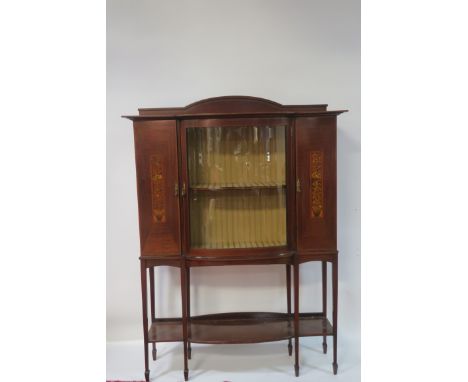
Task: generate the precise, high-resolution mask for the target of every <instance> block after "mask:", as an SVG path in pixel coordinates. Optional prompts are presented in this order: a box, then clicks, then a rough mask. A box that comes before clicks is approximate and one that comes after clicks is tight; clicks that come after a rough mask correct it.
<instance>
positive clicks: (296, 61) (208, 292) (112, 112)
mask: <svg viewBox="0 0 468 382" xmlns="http://www.w3.org/2000/svg"><path fill="white" fill-rule="evenodd" d="M224 95H250V96H258V97H264V98H267V99H271V100H273V101H276V102H279V103H282V104H313V103H328V104H329V109H330V110H333V109H349V110H350V112H349V113H346V114H343V115H341V116H340V117H339V118H338V185H339V189H338V222H339V223H338V247H339V250H340V276H339V279H340V282H339V295H340V297H339V338H340V342H341V341H342V342H343V343H349V344H350V349H352V352H354V353H356V354H358V355H359V353H360V107H361V105H360V4H359V1H346V2H343V1H338V0H334V1H330V0H321V1H296V2H293V3H291V2H290V1H284V0H283V1H236V2H219V1H214V0H213V1H170V2H168V1H138V2H135V1H129V0H125V1H109V2H108V4H107V339H108V341H123V340H136V339H142V327H141V297H140V282H139V280H140V276H139V261H138V256H139V241H138V220H137V216H138V215H137V197H136V181H135V165H134V146H133V130H132V123H131V121H128V120H126V119H122V118H121V117H120V116H121V115H123V114H132V113H137V108H138V107H171V106H185V105H187V104H189V103H191V102H194V101H198V100H200V99H203V98H207V97H214V96H224ZM330 272H331V269H330ZM330 272H329V273H330ZM155 275H156V300H157V302H156V314H157V316H159V317H171V316H175V315H180V314H181V313H180V312H181V302H180V287H179V285H180V281H179V280H180V278H179V271H178V270H177V269H172V268H159V269H157V270H156V271H155ZM320 277H321V274H320V264H312V263H310V264H307V265H305V266H303V267H301V275H300V278H301V300H300V305H301V311H320V310H321V283H320V282H321V281H320V280H321V278H320ZM191 284H192V314H194V315H196V314H204V313H215V312H230V311H285V309H286V298H285V271H284V267H283V266H256V267H217V268H212V267H209V268H198V269H193V270H192V282H191ZM329 285H330V284H329ZM330 289H331V288H330ZM329 301H331V296H330V300H329ZM328 305H329V308H330V309H329V315H330V317H331V303H329V304H328ZM345 357H346V356H345V355H344V354H340V358H341V360H343V361H345V360H344V359H343V358H345ZM327 362H329V361H328V360H327Z"/></svg>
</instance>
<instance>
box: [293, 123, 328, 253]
mask: <svg viewBox="0 0 468 382" xmlns="http://www.w3.org/2000/svg"><path fill="white" fill-rule="evenodd" d="M296 174H297V178H298V181H299V182H298V185H299V183H300V190H297V191H298V192H297V198H296V200H297V248H298V250H299V251H300V252H301V251H303V252H306V251H314V250H320V251H322V250H336V117H335V116H330V117H314V118H297V120H296Z"/></svg>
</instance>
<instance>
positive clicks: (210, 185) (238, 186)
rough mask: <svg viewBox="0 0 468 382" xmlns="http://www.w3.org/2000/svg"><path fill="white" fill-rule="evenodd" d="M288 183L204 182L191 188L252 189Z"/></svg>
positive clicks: (277, 186)
mask: <svg viewBox="0 0 468 382" xmlns="http://www.w3.org/2000/svg"><path fill="white" fill-rule="evenodd" d="M285 187H286V183H279V182H251V183H220V184H216V183H202V184H193V185H191V186H190V189H191V190H196V191H220V190H251V189H257V188H285Z"/></svg>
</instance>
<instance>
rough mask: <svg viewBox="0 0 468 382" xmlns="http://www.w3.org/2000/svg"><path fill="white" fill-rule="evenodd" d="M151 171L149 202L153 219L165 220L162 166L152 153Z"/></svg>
mask: <svg viewBox="0 0 468 382" xmlns="http://www.w3.org/2000/svg"><path fill="white" fill-rule="evenodd" d="M150 171H151V202H152V211H153V221H154V222H155V223H165V222H166V211H165V207H164V200H165V189H164V167H163V165H162V158H161V157H160V156H159V155H152V156H151V160H150Z"/></svg>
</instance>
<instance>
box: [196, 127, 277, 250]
mask: <svg viewBox="0 0 468 382" xmlns="http://www.w3.org/2000/svg"><path fill="white" fill-rule="evenodd" d="M187 131H188V132H187V154H188V167H189V183H190V184H189V188H190V238H191V246H192V248H255V247H275V246H283V245H286V164H285V163H286V160H285V159H286V158H285V127H284V126H272V127H270V126H261V127H256V126H250V127H209V128H189V129H188V130H187Z"/></svg>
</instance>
